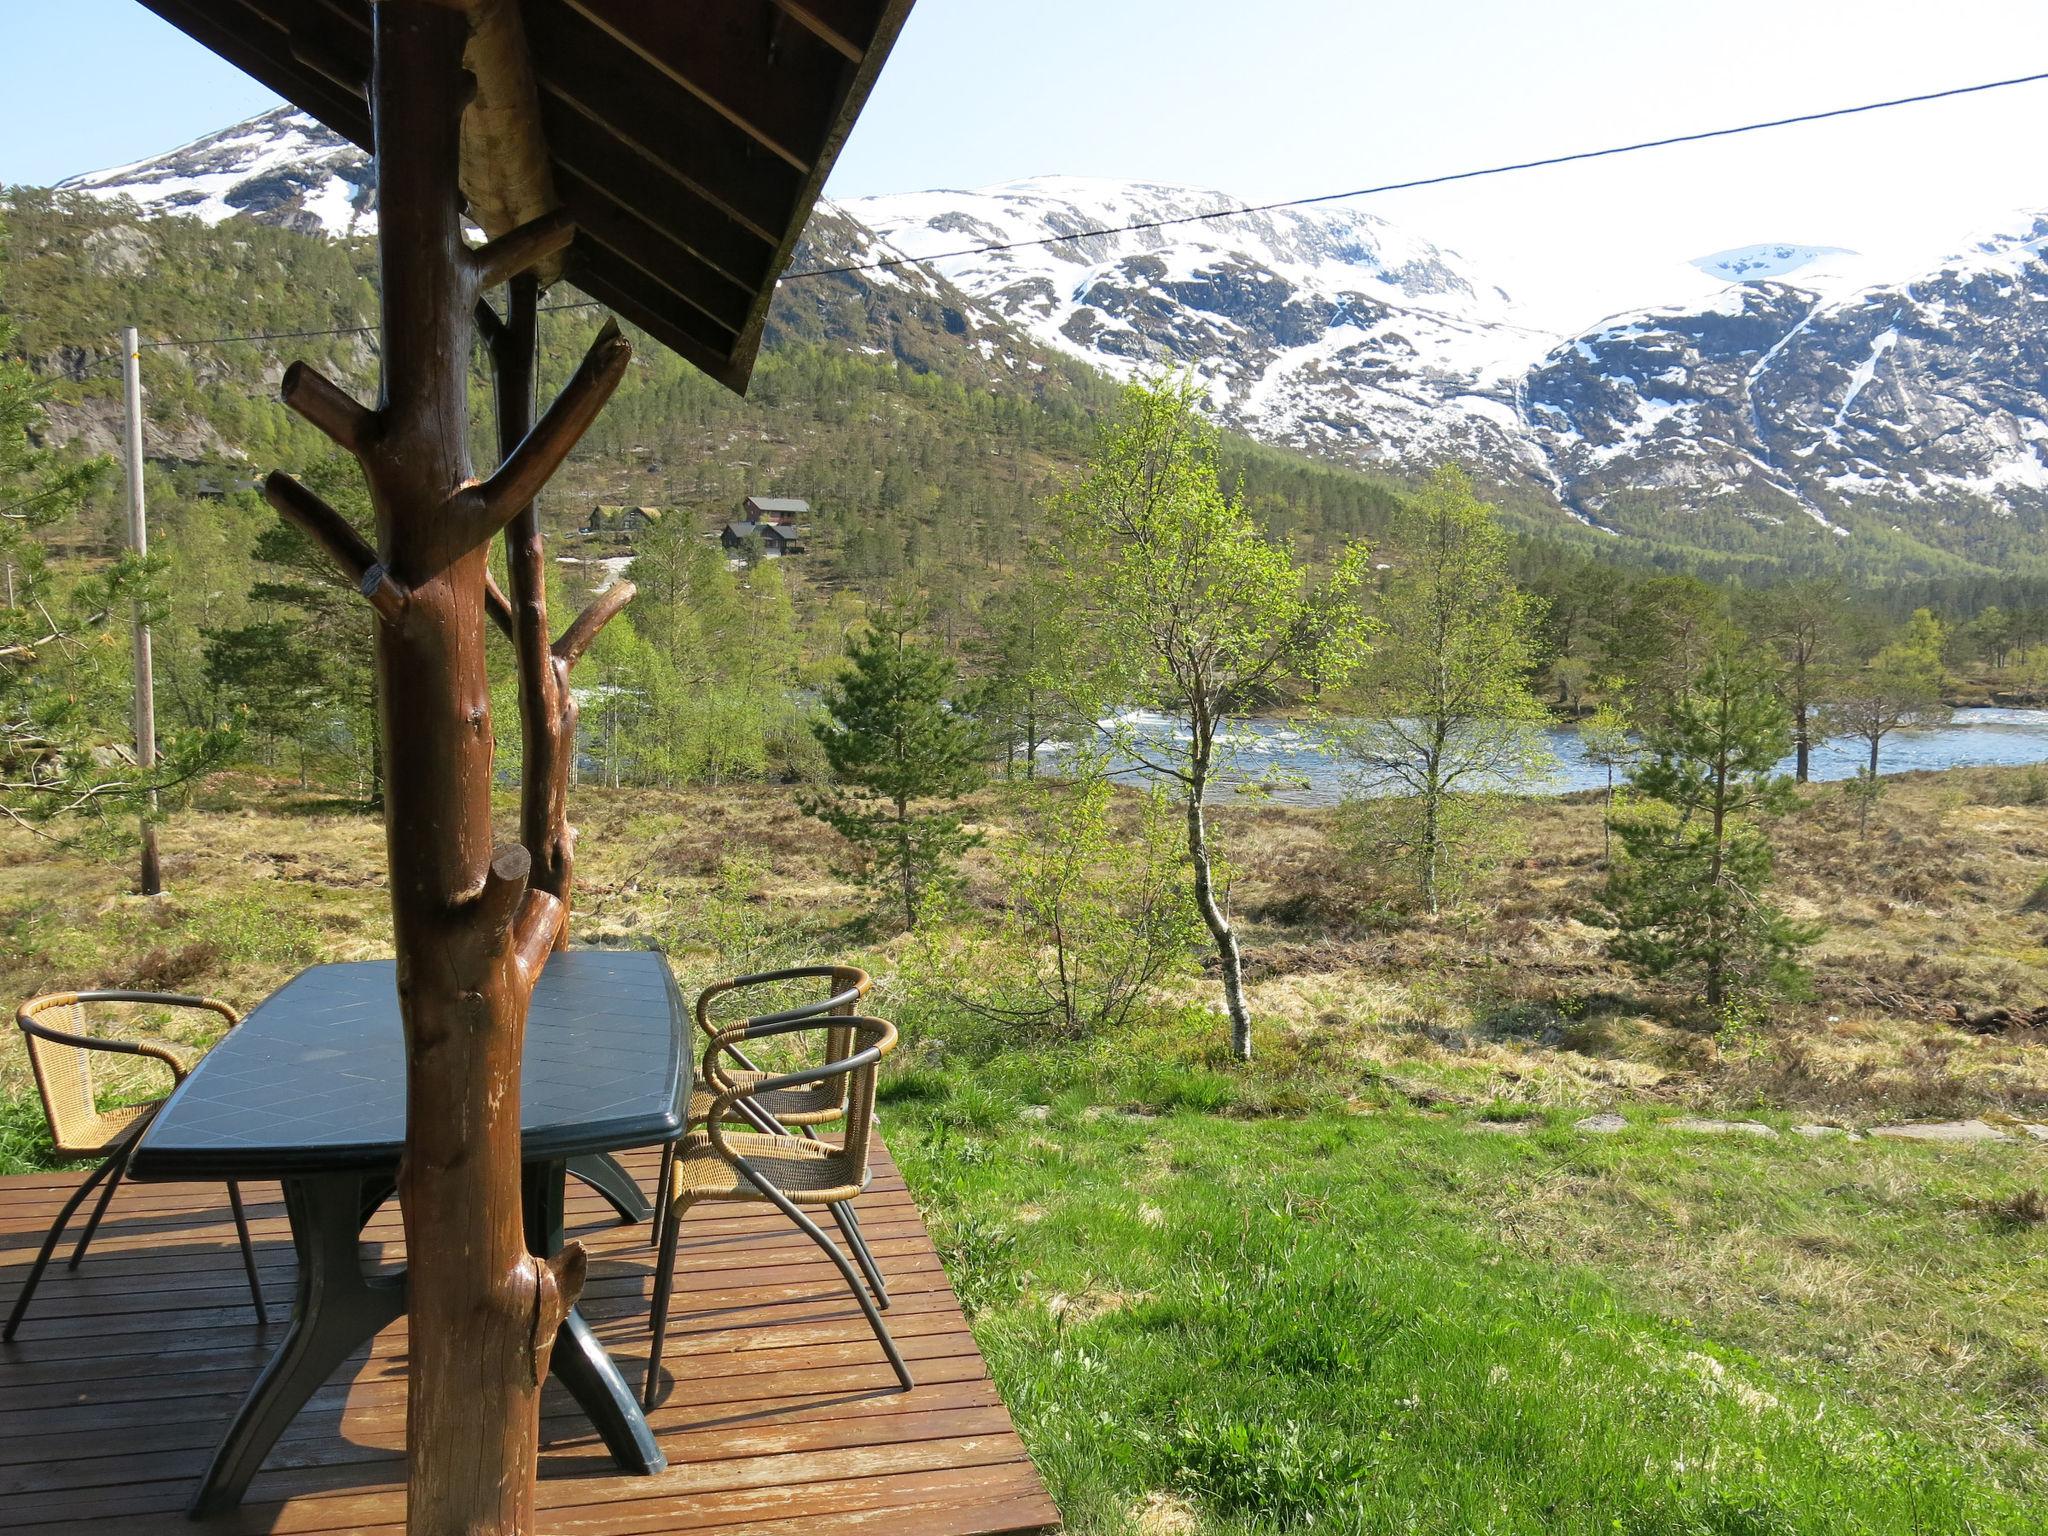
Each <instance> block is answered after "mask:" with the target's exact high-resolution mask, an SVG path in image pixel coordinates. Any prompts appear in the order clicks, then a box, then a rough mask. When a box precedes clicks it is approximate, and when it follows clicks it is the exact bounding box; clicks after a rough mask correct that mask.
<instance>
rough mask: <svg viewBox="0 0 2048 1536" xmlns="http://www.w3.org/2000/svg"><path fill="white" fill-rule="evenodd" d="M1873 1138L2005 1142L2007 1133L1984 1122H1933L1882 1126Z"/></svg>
mask: <svg viewBox="0 0 2048 1536" xmlns="http://www.w3.org/2000/svg"><path fill="white" fill-rule="evenodd" d="M1870 1134H1871V1135H1873V1136H1883V1137H1887V1138H1888V1139H1890V1140H1892V1141H2004V1140H2006V1139H2007V1138H2006V1134H2005V1132H2003V1131H2001V1130H2000V1129H1998V1127H1997V1126H1995V1125H1987V1124H1985V1123H1984V1122H1983V1121H1982V1120H1932V1121H1928V1122H1926V1123H1924V1124H1921V1125H1880V1126H1876V1127H1873V1128H1872V1130H1871V1132H1870Z"/></svg>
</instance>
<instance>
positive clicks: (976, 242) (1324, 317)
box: [67, 112, 2048, 536]
mask: <svg viewBox="0 0 2048 1536" xmlns="http://www.w3.org/2000/svg"><path fill="white" fill-rule="evenodd" d="M369 180H370V178H369V171H368V166H367V164H366V161H365V158H364V156H363V155H362V152H361V151H360V150H357V149H356V148H354V146H352V145H349V144H347V143H346V142H345V141H343V140H341V139H340V138H338V137H337V136H336V135H334V134H332V133H329V132H328V131H327V130H325V129H323V128H321V127H319V126H318V125H317V124H315V123H313V122H312V121H311V120H310V119H307V118H305V117H303V116H301V115H299V114H296V113H292V112H274V113H270V114H267V115H265V116H263V117H260V118H255V119H252V120H251V121H249V122H247V123H243V124H239V125H237V126H236V127H234V128H231V129H228V130H226V131H225V132H223V133H219V134H215V135H213V136H211V137H210V138H206V139H202V140H199V141H197V142H196V143H193V144H189V145H186V146H184V147H183V148H181V149H178V150H175V151H173V152H172V153H170V154H168V155H165V156H161V157H159V158H157V159H153V160H146V161H141V162H138V163H137V164H135V165H130V166H123V167H119V168H117V169H115V170H111V171H102V172H97V173H95V174H93V175H90V176H84V177H79V178H76V179H75V180H74V181H72V182H70V183H67V185H69V186H74V187H77V188H81V189H83V190H86V191H89V192H92V193H94V194H95V195H99V196H107V197H116V196H126V197H130V198H133V199H134V200H135V201H136V202H137V203H138V204H139V205H140V206H141V207H142V208H143V209H144V211H145V212H149V213H171V212H182V213H192V214H196V215H198V216H199V217H201V218H206V219H213V220H217V219H222V218H226V217H228V216H230V215H233V214H238V213H241V214H248V215H250V216H253V217H256V218H260V219H264V220H267V221H270V222H274V223H285V224H291V225H294V226H296V227H299V228H302V229H307V230H322V231H325V232H327V233H329V234H335V235H347V234H357V235H360V234H364V233H367V232H369V230H370V229H372V228H373V227H374V219H375V213H374V209H373V208H372V206H371V203H370V198H369V196H368V186H369ZM1238 206H1239V205H1238V203H1237V202H1236V201H1235V200H1233V199H1231V198H1229V197H1227V196H1226V195H1224V194H1222V193H1219V192H1213V191H1206V190H1200V189H1193V188H1185V187H1169V186H1158V185H1152V184H1148V183H1136V182H1119V181H1108V180H1092V179H1082V178H1073V177H1041V178H1034V179H1031V180H1026V181H1018V182H1011V183H1006V184H1004V185H1001V186H995V187H988V188H983V189H981V190H979V191H970V192H954V191H932V192H918V193H906V194H901V195H896V196H887V197H871V198H861V199H854V200H849V201H845V202H841V203H837V204H833V203H821V204H820V205H819V209H818V212H817V214H816V215H815V217H814V220H813V225H812V229H811V231H810V232H809V235H808V237H807V241H806V248H807V249H819V248H829V250H830V251H831V252H832V261H831V264H833V265H841V264H845V263H848V262H859V261H868V260H883V259H895V258H901V257H910V258H915V259H916V260H917V261H918V263H919V264H918V265H910V266H896V267H891V268H885V269H881V270H876V271H872V272H866V273H861V274H858V275H857V276H856V277H854V278H851V279H848V280H847V281H849V282H851V283H853V284H855V285H856V286H857V288H858V298H857V302H854V303H852V304H851V306H850V307H846V306H842V308H841V309H840V310H839V311H837V312H838V313H841V314H844V315H849V316H852V317H854V318H853V319H851V320H850V321H846V322H844V323H842V324H840V325H839V326H838V329H845V327H846V325H848V324H850V325H851V326H853V327H854V329H855V330H858V329H860V327H861V326H863V325H867V326H870V327H871V328H872V327H875V326H877V325H878V322H877V321H876V320H875V319H874V317H876V316H903V315H930V316H938V317H939V318H940V319H941V320H943V324H937V323H936V322H935V323H933V324H921V326H920V327H919V328H917V334H918V336H919V338H920V339H919V342H918V344H919V345H929V344H932V342H931V338H932V337H934V336H938V337H941V338H943V337H946V336H950V337H951V338H952V341H951V342H950V343H949V344H952V345H957V346H962V347H968V348H972V349H973V350H974V351H975V352H977V353H978V354H979V356H980V359H981V361H982V363H983V364H985V366H986V369H987V371H988V372H989V374H990V376H991V377H992V378H1000V377H1001V376H1002V374H1003V372H1004V371H1005V370H1009V371H1010V372H1012V373H1013V374H1017V375H1021V374H1023V373H1024V372H1027V371H1029V370H1032V369H1035V368H1037V367H1039V366H1040V365H1039V364H1038V363H1036V362H1034V361H1032V360H1031V358H1032V355H1033V354H1034V353H1035V352H1036V349H1037V348H1041V347H1042V348H1047V349H1052V350H1055V351H1059V352H1064V353H1067V354H1069V355H1071V356H1073V357H1076V358H1080V359H1082V360H1084V361H1086V362H1088V363H1090V364H1092V365H1094V366H1096V367H1098V368H1101V369H1103V370H1105V371H1107V372H1109V373H1111V374H1113V375H1117V376H1121V377H1131V376H1135V375H1139V374H1145V373H1153V372H1157V371H1160V370H1162V369H1189V370H1192V372H1193V373H1194V375H1195V376H1196V377H1197V378H1198V379H1199V380H1200V381H1201V382H1202V383H1203V385H1204V386H1205V388H1206V390H1207V392H1208V399H1209V402H1210V404H1211V406H1212V408H1213V409H1214V411H1215V413H1216V414H1217V416H1218V418H1219V419H1220V420H1222V421H1223V422H1224V423H1226V424H1227V425H1230V426H1233V427H1236V428H1239V429H1241V430H1243V431H1246V432H1248V433H1251V434H1252V435H1254V436H1257V437H1260V438H1263V439H1266V440H1268V441H1271V442H1275V443H1281V444H1285V445H1289V446H1293V447H1298V448H1301V449H1304V450H1307V451H1309V452H1313V453H1317V454H1320V455H1324V456H1328V457H1331V458H1335V459H1341V460H1344V461H1348V462H1352V463H1358V464H1367V465H1388V466H1394V467H1398V468H1403V469H1414V468H1420V467H1424V466H1428V465H1431V464H1434V463H1436V462H1439V461H1441V460H1443V459H1445V458H1453V457H1454V458H1458V459H1461V460H1463V461H1465V462H1467V463H1468V464H1471V465H1472V466H1473V467H1475V468H1476V469H1478V470H1479V471H1480V472H1481V473H1483V474H1484V475H1486V476H1488V477H1490V478H1492V479H1494V480H1496V481H1499V482H1503V483H1516V484H1522V485H1526V486H1529V487H1533V488H1536V489H1539V490H1545V491H1548V492H1551V493H1553V494H1554V495H1555V496H1556V498H1557V499H1558V501H1559V502H1560V503H1561V504H1562V505H1563V507H1564V508H1565V509H1566V510H1567V511H1569V512H1570V513H1571V514H1572V515H1573V516H1575V517H1578V518H1580V519H1581V520H1583V521H1587V522H1591V523H1594V524H1597V525H1599V526H1602V527H1606V528H1610V529H1613V530H1615V531H1620V532H1628V531H1632V530H1633V529H1635V528H1638V527H1648V526H1651V525H1657V526H1659V527H1660V528H1661V529H1663V530H1664V531H1666V532H1668V531H1669V525H1670V519H1671V517H1672V516H1673V515H1674V514H1677V515H1681V516H1693V517H1698V518H1709V519H1710V518H1713V517H1715V516H1716V515H1721V514H1725V516H1727V517H1729V518H1741V519H1744V520H1746V521H1748V522H1749V523H1752V524H1770V523H1784V522H1792V523H1794V524H1795V526H1813V525H1819V526H1825V527H1828V528H1834V529H1837V530H1838V531H1841V532H1843V533H1845V534H1848V535H1851V536H1853V533H1854V530H1855V529H1856V527H1857V526H1858V524H1859V523H1860V522H1866V521H1869V520H1882V521H1883V522H1884V523H1885V524H1887V525H1892V526H1898V525H1902V524H1903V525H1906V526H1908V527H1919V528H1923V529H1924V528H1926V527H1928V526H1932V525H1937V524H1943V523H1946V522H1948V521H1950V520H1953V519H1955V518H1959V517H1980V516H1986V515H2003V514H2011V513H2035V512H2040V511H2048V260H2044V258H2043V251H2044V248H2048V214H2043V215H2029V216H2027V217H2025V218H2023V219H2021V220H2019V221H2018V222H2017V223H2016V224H2015V226H2014V227H2013V228H2011V229H2009V230H2007V231H2005V232H2003V233H1999V234H1996V235H1993V236H1991V237H1988V238H1985V239H1981V240H1963V239H1959V240H1957V241H1956V242H1955V249H1956V251H1957V254H1956V255H1955V256H1953V257H1952V258H1950V259H1948V260H1946V261H1943V262H1939V263H1935V264H1932V265H1931V266H1927V267H1925V268H1924V269H1923V270H1912V271H1891V270H1886V269H1885V267H1884V265H1883V263H1881V262H1880V261H1878V260H1876V259H1874V258H1870V257H1866V256H1862V255H1859V254H1858V253H1857V252H1854V251H1849V250H1845V249H1843V248H1841V247H1837V246H1828V245H1822V244H1811V243H1796V242H1764V243H1759V244H1750V245H1741V246H1735V247H1732V248H1730V249H1727V250H1721V251H1716V252H1714V253H1712V254H1710V255H1704V256H1700V257H1697V258H1696V259H1693V260H1691V261H1685V260H1679V259H1674V260H1673V261H1672V262H1671V264H1670V272H1669V275H1668V279H1666V280H1665V281H1666V284H1667V286H1666V287H1665V290H1664V291H1665V299H1666V301H1665V302H1663V303H1660V304H1658V305H1655V306H1653V307H1649V308H1643V309H1635V310H1631V311H1630V312H1628V313H1625V314H1620V315H1616V316H1613V317H1610V318H1608V319H1606V320H1604V321H1601V322H1599V323H1598V324H1597V325H1595V326H1593V327H1591V328H1588V329H1586V330H1585V331H1584V332H1583V333H1582V334H1578V335H1573V336H1567V335H1560V334H1557V333H1555V332H1553V331H1547V330H1545V329H1544V328H1542V327H1541V326H1539V325H1537V324H1534V323H1532V321H1531V320H1530V318H1529V316H1528V315H1527V314H1526V313H1525V312H1524V311H1523V310H1522V309H1521V308H1519V307H1518V306H1517V304H1516V303H1515V302H1514V300H1513V299H1511V298H1510V297H1509V292H1508V289H1509V288H1510V287H1511V286H1512V274H1503V275H1494V274H1487V273H1483V272H1481V271H1479V270H1478V269H1477V268H1476V267H1475V266H1474V264H1472V263H1471V262H1469V261H1467V260H1465V259H1464V258H1463V257H1461V256H1459V255H1457V254H1456V253H1455V252H1452V251H1449V250H1446V249H1443V248H1441V247H1439V246H1437V245H1434V244H1432V243H1431V242H1429V241H1428V240H1426V239H1424V238H1421V237H1420V236H1418V235H1416V234H1414V233H1412V232H1410V231H1406V230H1403V229H1401V228H1399V227H1398V226H1396V225H1394V224H1391V223H1389V222H1388V221H1386V220H1385V219H1382V218H1379V217H1377V216H1375V215H1373V214H1370V213H1366V212H1364V211H1362V210H1359V209H1357V208H1355V207H1348V206H1344V205H1340V204H1331V205H1325V206H1320V207H1309V208H1295V209H1284V210H1273V211H1268V212H1247V213H1231V212H1228V210H1231V209H1234V208H1236V207H1238ZM1219 212H1222V213H1224V214H1225V216H1224V217H1207V215H1212V214H1216V213H1219ZM1130 226H1136V227H1130ZM1108 228H1117V229H1122V230H1124V232H1122V233H1114V234H1094V233H1090V231H1094V230H1101V229H1108ZM801 259H802V258H801V256H800V258H799V260H800V261H801ZM784 297H785V300H790V299H792V298H794V297H799V296H798V295H796V293H795V285H792V286H791V288H790V289H788V290H786V291H785V295H784ZM806 302H807V301H806ZM862 317H866V318H862ZM891 323H893V322H891ZM902 334H906V332H904V331H902V330H900V329H897V330H891V329H890V328H889V325H888V324H880V328H879V329H876V330H875V331H874V334H866V333H863V334H860V335H854V334H852V332H848V334H847V336H846V337H845V338H844V339H847V340H850V341H852V342H853V343H854V344H856V345H864V346H866V347H867V348H868V349H869V350H889V349H890V348H891V347H894V348H895V349H896V350H897V351H898V352H899V354H901V346H900V344H899V343H898V342H896V341H894V340H892V337H897V336H900V335H902ZM878 343H879V345H878ZM1034 344H1035V345H1034ZM1037 355H1039V356H1042V355H1043V354H1042V353H1037ZM907 360H909V361H912V362H913V363H915V362H916V359H915V358H914V357H913V358H908V359H907ZM1806 519H1812V520H1813V523H1812V524H1807V523H1806V522H1805V520H1806Z"/></svg>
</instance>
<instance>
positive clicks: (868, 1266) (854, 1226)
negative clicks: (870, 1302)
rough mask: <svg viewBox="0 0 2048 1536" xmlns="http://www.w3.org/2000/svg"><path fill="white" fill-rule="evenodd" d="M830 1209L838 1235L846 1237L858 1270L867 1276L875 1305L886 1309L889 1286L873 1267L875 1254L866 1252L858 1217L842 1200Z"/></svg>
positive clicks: (848, 1204) (879, 1271)
mask: <svg viewBox="0 0 2048 1536" xmlns="http://www.w3.org/2000/svg"><path fill="white" fill-rule="evenodd" d="M830 1209H831V1212H832V1219H833V1220H834V1221H836V1222H838V1223H839V1233H840V1236H842V1237H844V1238H845V1239H846V1246H847V1247H849V1248H851V1249H852V1250H853V1256H854V1258H855V1260H857V1261H858V1262H859V1264H860V1272H861V1273H862V1274H864V1275H866V1276H867V1277H868V1289H869V1290H870V1291H872V1292H874V1295H875V1303H876V1305H878V1306H880V1307H881V1308H882V1309H883V1310H884V1311H886V1310H887V1309H888V1306H889V1287H888V1286H887V1285H886V1284H884V1283H883V1280H882V1272H881V1270H879V1269H877V1268H876V1267H875V1256H874V1255H873V1254H871V1253H869V1252H868V1245H867V1239H866V1238H864V1237H863V1236H862V1235H861V1230H860V1218H859V1217H857V1216H855V1215H854V1214H853V1206H852V1205H851V1204H850V1203H849V1202H847V1201H844V1200H842V1201H840V1202H839V1203H838V1204H837V1205H834V1206H832V1207H830Z"/></svg>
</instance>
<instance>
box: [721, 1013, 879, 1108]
mask: <svg viewBox="0 0 2048 1536" xmlns="http://www.w3.org/2000/svg"><path fill="white" fill-rule="evenodd" d="M835 1029H846V1030H851V1031H852V1032H853V1038H854V1040H855V1041H857V1042H859V1044H860V1046H861V1049H859V1050H857V1051H855V1052H854V1053H853V1054H852V1055H851V1056H848V1057H845V1058H843V1059H842V1060H839V1061H828V1062H826V1063H825V1064H824V1065H823V1066H821V1067H806V1068H804V1069H803V1070H801V1071H797V1072H784V1073H782V1074H780V1075H778V1076H775V1077H769V1078H764V1079H762V1080H761V1081H760V1082H758V1083H755V1084H754V1085H753V1086H752V1087H750V1088H748V1089H747V1090H746V1091H745V1092H744V1093H743V1092H741V1091H740V1090H739V1089H738V1088H737V1087H735V1086H734V1085H733V1081H732V1079H731V1078H730V1077H728V1076H726V1074H725V1072H724V1070H723V1069H722V1068H721V1067H720V1066H719V1063H718V1058H719V1056H720V1055H721V1054H724V1055H729V1056H732V1057H733V1058H735V1059H736V1060H741V1061H744V1060H745V1057H744V1056H743V1055H742V1054H741V1052H740V1050H739V1043H740V1042H741V1041H742V1040H760V1039H765V1038H768V1037H770V1036H775V1035H794V1034H821V1033H829V1032H830V1031H832V1030H835ZM895 1048H896V1026H895V1025H894V1024H891V1023H890V1022H889V1021H888V1020H887V1019H873V1018H868V1017H867V1016H865V1015H863V1014H857V1013H841V1014H834V1015H832V1016H830V1017H828V1018H812V1019H772V1020H757V1019H748V1020H746V1021H744V1022H742V1023H739V1024H735V1025H733V1026H731V1027H730V1028H729V1029H723V1030H720V1031H719V1032H718V1033H717V1034H716V1035H714V1036H712V1039H711V1043H710V1045H708V1046H706V1047H705V1049H704V1075H705V1077H707V1078H708V1079H710V1080H711V1081H712V1082H713V1083H715V1084H717V1085H718V1086H719V1089H720V1091H719V1093H718V1095H717V1098H716V1099H715V1100H714V1107H716V1106H720V1105H722V1106H725V1107H728V1108H729V1107H730V1106H731V1105H732V1104H733V1103H735V1102H736V1101H738V1100H740V1099H750V1098H753V1097H755V1096H756V1095H758V1094H764V1093H778V1092H780V1091H781V1090H783V1089H785V1088H804V1087H808V1086H809V1085H811V1084H812V1083H822V1082H825V1081H826V1080H827V1079H830V1078H834V1077H844V1076H846V1075H847V1074H848V1073H850V1072H856V1071H858V1070H859V1069H860V1068H862V1067H866V1066H872V1065H874V1064H875V1063H876V1062H878V1061H880V1060H881V1059H882V1058H883V1057H884V1056H886V1055H888V1054H889V1052H891V1051H892V1050H894V1049H895Z"/></svg>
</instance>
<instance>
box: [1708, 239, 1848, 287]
mask: <svg viewBox="0 0 2048 1536" xmlns="http://www.w3.org/2000/svg"><path fill="white" fill-rule="evenodd" d="M1856 254H1857V253H1856V252H1855V251H1851V250H1845V249H1844V248H1843V247H1841V246H1839V245H1784V244H1766V245H1738V246H1736V247H1735V248H1734V249H1733V250H1727V251H1716V252H1714V253H1713V254H1712V255H1711V256H1695V257H1694V258H1693V262H1692V264H1693V265H1694V266H1695V267H1697V268H1699V269H1700V271H1702V272H1704V273H1706V274H1707V276H1709V277H1713V278H1718V279H1720V280H1721V281H1722V282H1728V283H1754V282H1759V281H1761V280H1763V279H1764V278H1767V277H1776V278H1784V277H1789V276H1791V274H1793V273H1794V272H1797V271H1799V270H1800V269H1801V268H1804V267H1811V266H1813V265H1814V264H1815V263H1816V262H1819V261H1822V260H1824V259H1825V258H1827V257H1830V256H1854V255H1856Z"/></svg>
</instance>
